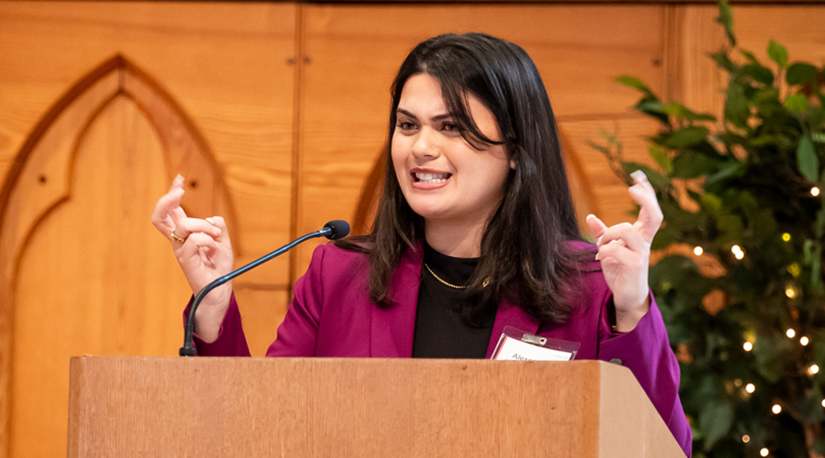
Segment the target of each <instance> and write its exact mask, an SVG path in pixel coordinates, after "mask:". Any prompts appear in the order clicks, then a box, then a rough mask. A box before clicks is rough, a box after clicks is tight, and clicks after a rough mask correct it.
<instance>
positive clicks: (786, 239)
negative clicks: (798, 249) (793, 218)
mask: <svg viewBox="0 0 825 458" xmlns="http://www.w3.org/2000/svg"><path fill="white" fill-rule="evenodd" d="M782 241H783V242H790V241H791V234H788V233H787V232H785V233H784V234H782Z"/></svg>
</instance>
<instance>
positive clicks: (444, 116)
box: [395, 108, 453, 122]
mask: <svg viewBox="0 0 825 458" xmlns="http://www.w3.org/2000/svg"><path fill="white" fill-rule="evenodd" d="M395 111H396V113H399V114H402V115H404V116H409V117H411V118H413V119H418V116H416V115H414V114H412V113H410V112H409V111H407V110H405V109H403V108H398V109H397V110H395ZM452 117H453V115H452V114H450V113H444V114H440V115H437V116H433V117H432V119H431V121H433V122H438V121H442V120H444V119H450V118H452Z"/></svg>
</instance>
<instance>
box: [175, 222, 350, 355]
mask: <svg viewBox="0 0 825 458" xmlns="http://www.w3.org/2000/svg"><path fill="white" fill-rule="evenodd" d="M347 234H349V223H347V222H346V221H344V220H340V219H337V220H335V221H330V222H328V223H326V224H324V228H323V229H321V230H320V231H315V232H310V233H309V234H306V235H304V236H303V237H300V238H298V239H296V240H294V241H292V242H290V243H288V244H286V245H284V246H282V247H281V248H278V249H277V250H275V251H273V252H272V253H269V254H268V255H266V256H264V257H262V258H260V259H256V260H254V261H252V262H250V263H249V264H247V265H245V266H243V267H241V268H239V269H237V270H234V271H232V272H229V273H228V274H226V275H224V276H223V277H219V278H217V279H215V280H213V281H212V283H210V284H208V285H206V286H204V287H203V289H202V290H200V291H198V294H196V295H195V300H193V301H192V307H190V308H189V315H188V318H187V319H186V329H185V330H184V332H183V347H181V348H180V350H179V351H178V354H179V355H180V356H195V343H194V339H195V337H194V335H195V312H196V311H197V310H198V306H199V305H200V303H201V301H203V298H204V297H206V295H207V294H209V292H210V291H212V290H213V289H215V288H217V287H218V286H221V285H223V284H224V283H226V282H228V281H229V280H232V279H233V278H235V277H237V276H238V275H241V274H243V273H246V272H248V271H250V270H252V269H254V268H256V267H258V266H259V265H261V264H263V263H265V262H267V261H269V260H271V259H273V258H276V257H278V256H280V255H282V254H284V253H286V252H287V251H289V250H291V249H292V248H294V247H295V246H296V245H298V244H300V243H302V242H305V241H307V240H309V239H314V238H316V237H326V238H328V239H329V240H338V239H341V238H344V237H346V236H347Z"/></svg>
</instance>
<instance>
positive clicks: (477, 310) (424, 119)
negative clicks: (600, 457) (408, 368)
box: [152, 33, 691, 456]
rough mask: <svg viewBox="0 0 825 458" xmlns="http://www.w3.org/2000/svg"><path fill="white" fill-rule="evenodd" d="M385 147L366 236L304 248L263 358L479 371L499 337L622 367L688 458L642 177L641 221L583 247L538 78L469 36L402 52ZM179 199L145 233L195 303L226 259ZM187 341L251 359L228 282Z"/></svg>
mask: <svg viewBox="0 0 825 458" xmlns="http://www.w3.org/2000/svg"><path fill="white" fill-rule="evenodd" d="M388 135H389V142H388V144H389V145H390V147H389V151H388V152H387V154H388V155H389V160H388V161H387V169H386V177H385V185H384V190H383V194H382V196H381V202H380V205H379V209H378V213H377V215H376V219H375V222H374V226H373V230H372V233H371V234H369V235H367V236H363V237H351V238H347V239H343V240H340V241H337V242H334V243H331V244H327V245H323V246H319V247H318V248H316V250H315V252H314V253H313V256H312V262H311V263H310V266H309V269H308V270H307V272H306V274H305V275H304V276H303V277H301V278H300V279H299V280H298V281H297V282H296V283H295V288H294V297H293V299H292V301H291V303H290V305H289V309H288V311H287V314H286V317H285V318H284V321H283V323H282V324H281V326H280V327H279V328H278V335H277V339H276V340H275V342H274V343H273V344H272V345H271V346H270V347H269V349H268V351H267V355H268V356H296V357H297V356H303V357H306V356H326V357H347V356H349V357H399V358H409V357H414V358H485V357H490V356H491V354H492V352H493V349H494V348H495V346H496V343H497V342H498V341H499V338H500V336H501V334H502V332H503V330H504V328H505V327H506V326H511V327H513V328H517V329H519V330H521V331H524V332H527V333H531V334H535V335H537V336H542V337H547V338H553V339H558V340H563V341H570V342H576V343H578V344H579V350H578V358H579V359H600V360H604V361H612V362H616V363H620V364H623V365H624V366H626V367H628V368H630V370H631V371H632V372H633V374H634V375H635V376H636V378H637V379H638V381H639V383H640V384H641V386H642V388H643V389H644V390H645V391H646V393H647V395H648V396H649V397H650V399H651V400H652V401H653V404H654V405H655V407H656V409H657V410H658V412H659V414H660V415H661V416H662V419H663V420H664V421H665V423H666V424H667V426H668V427H669V428H670V430H671V432H672V433H673V435H674V436H675V438H676V440H677V441H678V442H679V444H680V445H681V447H682V449H683V450H684V451H685V453H686V454H687V455H688V456H690V447H691V430H690V427H689V425H688V423H687V421H686V419H685V415H684V412H683V410H682V406H681V402H680V400H679V396H678V388H679V366H678V363H677V361H676V358H675V357H674V355H673V352H672V351H671V349H670V345H669V342H668V338H667V332H666V330H665V326H664V322H663V320H662V316H661V314H660V312H659V310H658V308H657V307H656V303H655V301H654V299H653V296H652V294H651V292H650V289H649V288H648V258H649V254H650V244H651V241H652V240H653V236H654V235H655V234H656V231H657V230H658V228H659V226H660V224H661V223H662V212H661V210H660V209H659V205H658V203H657V201H656V196H655V193H654V191H653V188H652V187H651V186H650V184H649V183H648V182H647V180H646V179H645V178H644V176H643V175H641V176H637V177H634V179H635V184H634V185H633V186H632V187H630V190H629V191H630V195H631V197H632V198H633V199H634V200H635V201H636V202H637V203H638V204H639V205H640V206H641V210H640V212H639V216H638V220H637V221H636V222H635V223H633V224H630V223H623V224H618V225H615V226H612V227H607V226H605V224H604V223H602V221H601V220H599V219H598V218H597V217H595V216H593V215H590V216H588V218H587V224H588V226H589V229H590V231H591V234H592V236H593V237H594V239H595V240H596V241H597V244H596V246H592V245H590V244H587V243H585V242H583V241H582V238H581V234H580V233H579V229H578V225H577V222H576V219H575V212H574V209H573V204H572V199H571V196H570V189H569V185H568V182H567V177H566V174H565V168H564V163H563V161H562V155H561V149H560V145H559V137H558V132H557V128H556V120H555V116H554V114H553V110H552V108H551V106H550V101H549V99H548V96H547V92H546V91H545V88H544V83H543V82H542V80H541V77H540V76H539V73H538V70H537V69H536V67H535V65H534V63H533V62H532V60H531V59H530V57H529V56H528V55H527V53H526V52H525V51H524V50H523V49H521V48H520V47H519V46H517V45H515V44H512V43H509V42H507V41H504V40H501V39H498V38H495V37H491V36H489V35H484V34H478V33H472V34H465V35H452V34H450V35H441V36H437V37H434V38H431V39H429V40H426V41H424V42H422V43H420V44H419V45H418V46H416V47H415V49H413V50H412V52H411V53H410V54H409V55H408V56H407V58H406V59H405V60H404V62H403V63H402V65H401V68H400V70H399V72H398V75H397V76H396V78H395V81H394V83H393V86H392V109H391V111H390V116H389V134H388ZM182 183H183V179H182V178H181V177H178V178H177V179H176V180H175V182H174V183H173V184H172V188H171V189H170V190H169V192H168V193H167V194H166V195H164V196H163V197H161V198H160V200H159V201H158V203H157V206H156V208H155V212H154V214H153V216H152V222H153V224H154V225H155V227H156V228H157V229H158V230H159V231H160V232H161V233H162V234H163V235H164V236H165V237H167V238H169V240H170V241H171V243H172V247H173V249H174V252H175V256H176V257H177V259H178V262H179V263H180V266H181V268H182V269H183V272H184V274H185V276H186V278H187V280H188V281H189V284H190V286H191V288H192V291H193V292H198V291H200V290H201V288H203V287H204V286H206V285H207V284H208V283H210V282H211V281H212V280H214V279H215V278H218V277H220V276H222V275H225V274H227V273H228V272H230V271H231V270H232V265H233V259H232V247H231V244H230V238H229V234H228V232H227V228H226V225H225V224H224V220H223V219H222V218H220V217H212V218H206V219H197V218H190V217H187V216H186V215H185V213H184V212H183V210H182V209H181V207H180V200H181V197H182V196H183V193H184V191H183V187H182ZM195 332H196V347H197V351H198V353H199V354H200V355H213V356H219V355H225V356H233V355H234V356H244V355H249V350H248V347H247V344H246V340H245V337H244V334H243V329H242V327H241V317H240V313H239V310H238V306H237V304H236V302H235V299H234V296H233V294H232V287H231V283H228V284H226V285H223V286H221V287H219V288H217V289H215V290H214V291H212V292H211V293H209V295H207V296H206V298H205V299H204V301H203V302H202V303H201V306H200V307H199V308H198V310H197V314H196V319H195ZM552 382H553V381H552V380H548V381H545V382H542V383H552Z"/></svg>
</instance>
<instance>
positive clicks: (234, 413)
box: [68, 357, 684, 458]
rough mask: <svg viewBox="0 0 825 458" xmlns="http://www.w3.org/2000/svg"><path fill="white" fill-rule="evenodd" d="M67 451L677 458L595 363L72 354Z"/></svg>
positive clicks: (658, 424)
mask: <svg viewBox="0 0 825 458" xmlns="http://www.w3.org/2000/svg"><path fill="white" fill-rule="evenodd" d="M68 456H69V458H75V457H104V456H106V457H119V458H127V457H147V456H153V457H198V458H203V457H229V456H236V457H336V458H338V457H364V458H370V457H380V458H394V457H440V456H444V457H519V458H533V457H540V456H542V457H543V456H552V457H571V458H588V457H622V458H626V457H633V458H639V457H656V458H667V457H674V458H676V457H679V458H684V454H683V453H682V451H681V449H680V448H679V446H678V445H677V443H676V441H675V440H674V439H673V437H672V436H671V434H670V432H669V431H668V429H667V427H666V426H665V424H664V422H663V421H662V419H661V418H660V417H659V415H658V413H657V412H656V410H655V409H654V408H653V405H652V404H651V402H650V400H649V399H648V398H647V396H646V395H645V393H644V392H643V391H642V389H641V387H640V386H639V384H638V382H636V379H635V378H634V377H633V374H631V372H630V371H629V370H628V369H627V368H624V367H620V366H617V365H614V364H608V363H604V362H598V361H575V362H562V363H547V362H503V361H486V360H412V359H325V358H307V359H304V358H294V359H293V358H284V359H279V358H141V357H77V358H72V361H71V387H70V396H69V437H68Z"/></svg>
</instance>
